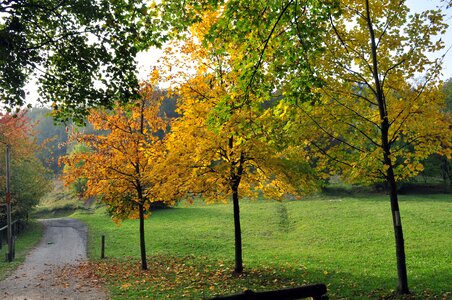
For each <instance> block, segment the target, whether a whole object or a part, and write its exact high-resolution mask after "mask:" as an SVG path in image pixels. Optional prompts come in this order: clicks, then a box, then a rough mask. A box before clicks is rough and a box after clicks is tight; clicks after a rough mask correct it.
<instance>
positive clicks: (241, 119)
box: [162, 12, 315, 273]
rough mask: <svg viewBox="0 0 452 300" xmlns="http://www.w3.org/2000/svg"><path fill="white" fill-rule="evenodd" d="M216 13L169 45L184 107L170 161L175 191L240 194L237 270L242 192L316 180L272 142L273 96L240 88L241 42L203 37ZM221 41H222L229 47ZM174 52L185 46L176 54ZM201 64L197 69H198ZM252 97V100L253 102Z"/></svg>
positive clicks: (176, 194)
mask: <svg viewBox="0 0 452 300" xmlns="http://www.w3.org/2000/svg"><path fill="white" fill-rule="evenodd" d="M217 16H218V15H217V13H216V12H212V13H210V12H208V13H206V14H205V15H204V16H203V21H202V22H200V23H199V24H197V25H195V26H192V27H191V30H190V32H189V33H188V34H187V36H188V38H187V39H186V40H185V41H184V42H182V43H180V44H179V43H176V44H175V45H171V47H170V48H169V49H168V52H169V55H168V57H167V59H168V61H167V62H168V64H169V65H170V66H171V68H172V69H173V70H174V69H177V70H181V71H180V72H179V73H176V74H174V73H175V72H174V71H173V74H172V75H171V77H172V80H173V83H175V88H174V91H173V92H174V93H176V95H177V97H178V112H179V113H180V114H181V116H180V117H179V118H177V119H176V120H175V121H174V122H173V123H172V124H171V132H170V134H169V135H168V137H167V142H166V145H167V149H168V157H167V160H166V163H165V164H164V165H163V166H164V167H162V168H163V169H164V172H165V174H166V176H165V180H164V182H165V184H167V185H169V187H171V188H167V189H166V190H167V191H168V194H167V196H168V197H169V198H172V199H180V198H182V197H197V196H202V197H203V199H204V200H206V201H207V202H212V201H227V200H228V199H231V200H232V203H233V213H234V234H235V268H234V271H235V272H236V273H241V272H242V271H243V260H242V237H241V225H240V206H239V202H240V199H241V198H242V197H254V198H256V197H268V198H271V199H283V198H284V197H285V196H287V195H288V194H290V195H299V194H300V193H301V192H302V191H301V190H303V191H304V192H309V191H310V190H312V189H313V188H314V187H315V184H314V182H313V177H312V176H311V175H312V174H311V173H310V170H309V167H308V166H307V164H305V163H303V162H302V161H300V160H299V159H295V158H294V157H289V156H287V155H286V154H285V153H279V152H278V151H277V145H270V144H269V143H267V136H268V135H269V134H270V133H269V132H268V131H267V130H268V128H269V127H270V126H269V125H268V124H269V123H271V120H272V116H271V114H270V113H269V112H268V111H266V110H265V109H264V105H263V102H265V101H266V100H267V98H257V97H256V96H255V95H252V94H249V95H248V97H250V99H251V100H252V101H250V102H249V105H247V106H244V105H242V104H243V102H242V100H243V99H242V96H243V94H238V93H235V92H234V91H233V89H234V87H235V85H236V84H237V79H238V76H240V74H239V73H238V72H231V71H230V70H231V67H230V66H231V64H233V63H234V60H237V59H241V53H240V52H238V51H237V47H233V46H232V45H230V47H228V48H222V49H218V48H217V46H219V45H218V44H211V43H208V44H206V45H205V47H203V45H202V41H203V40H204V36H205V35H206V34H207V32H208V30H209V29H210V26H211V25H212V24H214V23H215V22H216V20H217ZM221 46H222V45H220V46H219V47H221ZM171 53H177V55H175V56H171V55H170V54H171ZM191 69H192V70H193V72H192V71H191ZM251 104H252V105H251Z"/></svg>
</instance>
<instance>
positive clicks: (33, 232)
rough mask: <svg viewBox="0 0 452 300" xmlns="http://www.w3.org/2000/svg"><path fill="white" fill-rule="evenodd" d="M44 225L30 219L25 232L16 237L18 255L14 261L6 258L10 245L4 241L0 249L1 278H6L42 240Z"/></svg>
mask: <svg viewBox="0 0 452 300" xmlns="http://www.w3.org/2000/svg"><path fill="white" fill-rule="evenodd" d="M43 230H44V226H43V224H42V223H39V222H37V221H30V222H29V223H28V224H27V227H26V229H25V231H24V232H23V233H21V234H20V235H19V236H18V237H17V239H16V257H15V259H14V260H13V261H12V262H7V261H6V260H5V258H6V253H7V252H8V245H7V244H6V243H5V241H3V244H2V249H0V280H3V279H5V278H6V277H7V276H8V274H9V273H10V272H12V271H14V270H15V269H17V267H18V266H19V265H21V264H22V263H23V262H24V261H25V256H26V255H27V254H28V252H29V251H30V250H31V249H32V248H33V247H34V246H35V245H36V244H38V242H39V241H40V240H41V237H42V234H43Z"/></svg>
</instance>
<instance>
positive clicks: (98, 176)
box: [61, 74, 169, 270]
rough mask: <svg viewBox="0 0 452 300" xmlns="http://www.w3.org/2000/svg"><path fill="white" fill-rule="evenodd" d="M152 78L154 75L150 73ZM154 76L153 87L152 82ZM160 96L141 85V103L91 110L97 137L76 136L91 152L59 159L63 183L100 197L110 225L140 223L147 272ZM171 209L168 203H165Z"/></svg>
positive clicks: (156, 191) (161, 126)
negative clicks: (81, 183)
mask: <svg viewBox="0 0 452 300" xmlns="http://www.w3.org/2000/svg"><path fill="white" fill-rule="evenodd" d="M154 75H156V74H154ZM155 80H156V76H153V80H152V81H151V83H154V82H155ZM162 99H163V95H162V93H161V92H159V91H158V90H157V89H155V88H154V86H153V85H152V84H144V85H143V86H142V90H141V98H140V99H138V100H136V101H135V102H134V103H132V104H131V105H130V106H128V107H127V108H125V107H121V106H117V107H116V108H115V109H114V110H111V111H107V110H93V111H91V113H90V116H89V118H88V120H89V122H90V123H91V124H92V125H93V126H94V129H95V130H96V131H97V133H98V134H76V135H75V138H76V140H77V142H79V143H84V144H85V145H87V146H88V148H89V149H90V151H80V152H75V153H73V154H72V155H70V156H66V157H63V158H62V160H61V161H62V162H63V163H64V164H66V165H67V166H68V167H67V168H65V169H64V178H65V181H66V183H72V182H75V181H76V180H78V179H79V178H86V179H87V187H86V191H85V195H86V196H100V197H101V199H102V201H103V202H104V203H105V204H106V205H107V207H108V208H109V211H110V213H111V214H112V216H113V217H114V220H116V221H119V220H122V219H126V218H139V220H140V225H139V228H140V229H139V230H140V252H141V268H142V269H143V270H146V269H147V261H146V246H145V237H144V220H145V218H146V216H148V215H149V214H150V206H151V203H152V202H155V201H163V200H162V198H161V197H160V192H161V189H160V188H159V185H160V182H159V180H160V179H159V178H160V177H159V176H158V174H156V173H155V170H157V168H156V166H157V164H158V163H159V160H160V159H161V158H162V157H163V155H164V151H163V143H162V138H161V134H159V133H161V132H162V131H164V130H166V127H167V123H166V122H165V120H164V119H163V118H162V117H161V114H160V103H161V101H162ZM168 204H169V203H168Z"/></svg>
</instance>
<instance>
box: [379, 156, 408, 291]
mask: <svg viewBox="0 0 452 300" xmlns="http://www.w3.org/2000/svg"><path fill="white" fill-rule="evenodd" d="M384 156H385V161H388V164H387V166H389V168H388V171H387V180H388V183H389V197H390V200H391V212H392V224H393V227H394V236H395V243H396V258H397V275H398V276H397V278H398V280H397V293H399V294H409V293H410V290H409V289H408V275H407V270H406V258H405V241H404V239H403V229H402V219H401V217H400V209H399V200H398V196H397V183H396V181H395V176H394V170H393V168H392V164H391V161H390V158H389V155H388V154H386V153H385V155H384Z"/></svg>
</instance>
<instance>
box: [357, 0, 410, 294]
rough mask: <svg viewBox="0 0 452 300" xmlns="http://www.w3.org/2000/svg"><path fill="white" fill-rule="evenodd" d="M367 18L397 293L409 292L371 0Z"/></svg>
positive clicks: (367, 3)
mask: <svg viewBox="0 0 452 300" xmlns="http://www.w3.org/2000/svg"><path fill="white" fill-rule="evenodd" d="M365 4H366V20H367V26H368V29H369V38H370V43H371V52H372V53H371V56H372V75H373V80H374V83H375V92H374V93H375V98H376V100H377V103H378V109H379V113H380V131H381V148H382V150H383V161H384V165H385V167H386V169H387V170H386V181H387V182H388V184H389V196H390V202H391V211H392V222H393V227H394V235H395V243H396V259H397V275H398V280H397V293H398V294H409V293H410V291H409V289H408V276H407V271H406V259H405V242H404V240H403V230H402V220H401V218H400V210H399V200H398V197H397V184H396V181H395V176H394V169H393V164H392V161H391V144H390V142H389V127H390V123H389V120H388V111H387V105H386V99H385V94H384V91H383V86H382V83H381V81H380V75H379V74H380V72H379V66H378V57H377V44H376V41H375V32H374V29H373V24H372V19H371V15H370V6H369V0H366V2H365Z"/></svg>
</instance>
